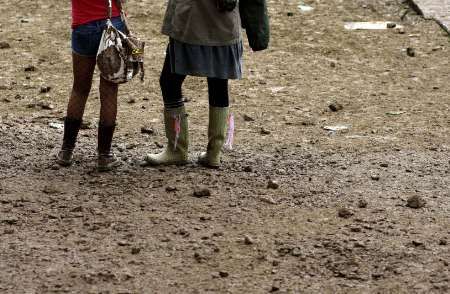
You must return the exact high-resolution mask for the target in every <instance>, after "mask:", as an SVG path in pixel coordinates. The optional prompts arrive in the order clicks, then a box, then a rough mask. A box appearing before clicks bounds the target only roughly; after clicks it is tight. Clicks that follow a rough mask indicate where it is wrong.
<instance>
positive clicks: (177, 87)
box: [144, 50, 189, 166]
mask: <svg viewBox="0 0 450 294" xmlns="http://www.w3.org/2000/svg"><path fill="white" fill-rule="evenodd" d="M185 78H186V76H184V75H179V74H176V73H173V72H172V69H171V65H170V52H169V50H167V54H166V59H165V61H164V66H163V70H162V72H161V77H160V80H159V83H160V86H161V93H162V96H163V100H164V125H165V131H166V137H167V141H168V142H167V147H166V150H164V151H163V152H161V153H159V154H148V155H146V156H145V158H144V165H153V166H155V165H173V164H175V165H181V164H185V163H186V162H187V159H188V146H189V135H188V121H187V114H186V110H185V107H184V102H183V93H182V86H183V82H184V80H185Z"/></svg>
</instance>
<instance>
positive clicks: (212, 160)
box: [198, 106, 229, 168]
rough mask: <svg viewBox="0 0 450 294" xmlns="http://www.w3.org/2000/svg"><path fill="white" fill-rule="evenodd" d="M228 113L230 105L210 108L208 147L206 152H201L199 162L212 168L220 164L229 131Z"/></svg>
mask: <svg viewBox="0 0 450 294" xmlns="http://www.w3.org/2000/svg"><path fill="white" fill-rule="evenodd" d="M228 113H229V108H228V107H212V106H211V107H210V108H209V127H208V148H207V150H206V152H203V153H201V154H200V156H199V158H198V163H199V164H201V165H203V166H207V167H211V168H218V167H219V166H220V156H221V153H222V147H223V144H224V143H225V136H226V131H227V120H228Z"/></svg>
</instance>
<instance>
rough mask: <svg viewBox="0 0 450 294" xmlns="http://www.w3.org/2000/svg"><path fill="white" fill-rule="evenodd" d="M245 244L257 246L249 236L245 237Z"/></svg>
mask: <svg viewBox="0 0 450 294" xmlns="http://www.w3.org/2000/svg"><path fill="white" fill-rule="evenodd" d="M244 244H245V245H253V244H255V240H253V238H252V237H250V236H249V235H245V236H244Z"/></svg>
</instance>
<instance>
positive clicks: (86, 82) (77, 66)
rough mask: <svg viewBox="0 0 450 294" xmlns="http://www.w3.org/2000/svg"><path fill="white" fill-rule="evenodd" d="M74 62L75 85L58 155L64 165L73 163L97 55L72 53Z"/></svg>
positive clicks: (59, 160)
mask: <svg viewBox="0 0 450 294" xmlns="http://www.w3.org/2000/svg"><path fill="white" fill-rule="evenodd" d="M72 63H73V86H72V91H71V94H70V99H69V104H68V106H67V114H66V118H65V120H64V138H63V144H62V148H61V151H60V152H59V153H58V155H57V163H59V164H60V165H62V166H69V165H71V164H72V154H73V149H74V148H75V143H76V140H77V136H78V132H79V130H80V127H81V121H82V119H83V113H84V108H85V106H86V101H87V98H88V96H89V92H90V90H91V86H92V76H93V74H94V69H95V57H86V56H81V55H78V54H76V53H72Z"/></svg>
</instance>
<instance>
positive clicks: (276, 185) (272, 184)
mask: <svg viewBox="0 0 450 294" xmlns="http://www.w3.org/2000/svg"><path fill="white" fill-rule="evenodd" d="M278 188H280V184H279V183H278V182H277V181H275V180H270V181H269V182H268V183H267V189H273V190H276V189H278Z"/></svg>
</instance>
